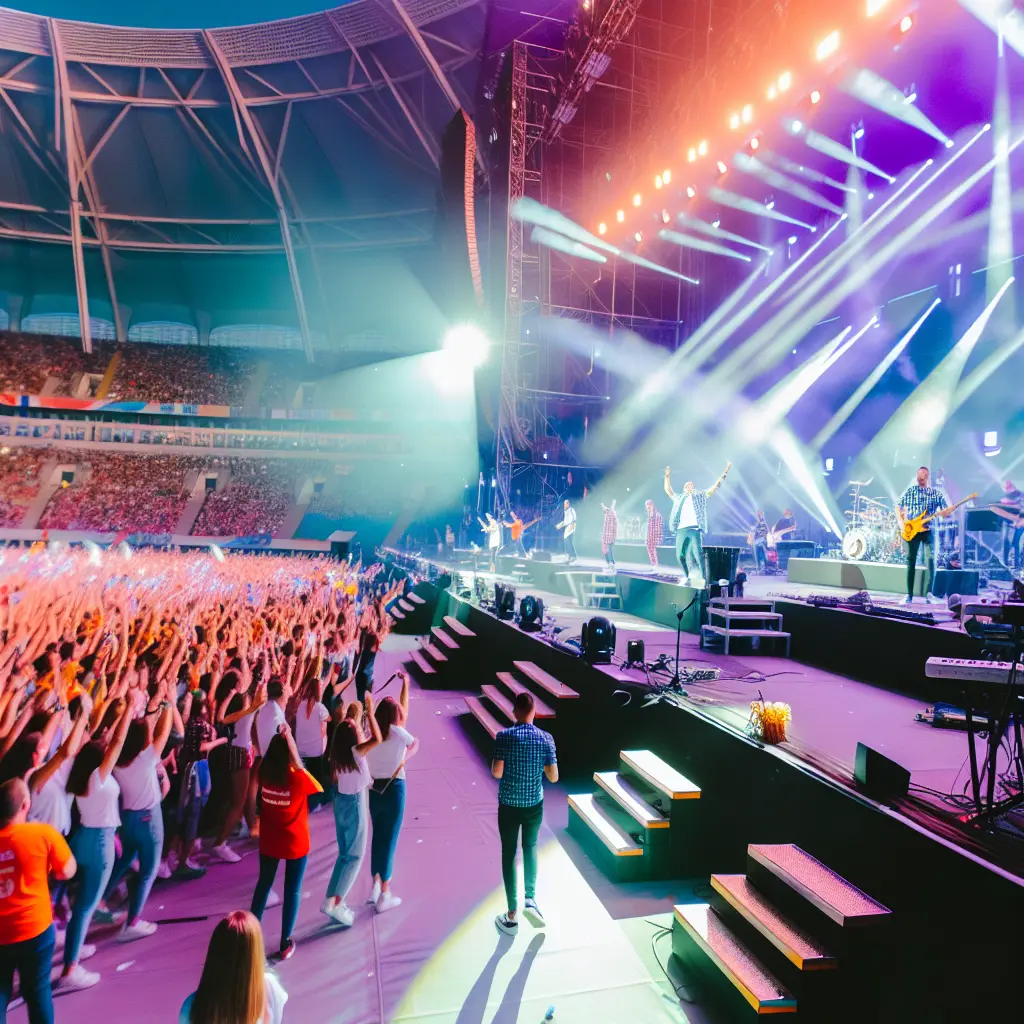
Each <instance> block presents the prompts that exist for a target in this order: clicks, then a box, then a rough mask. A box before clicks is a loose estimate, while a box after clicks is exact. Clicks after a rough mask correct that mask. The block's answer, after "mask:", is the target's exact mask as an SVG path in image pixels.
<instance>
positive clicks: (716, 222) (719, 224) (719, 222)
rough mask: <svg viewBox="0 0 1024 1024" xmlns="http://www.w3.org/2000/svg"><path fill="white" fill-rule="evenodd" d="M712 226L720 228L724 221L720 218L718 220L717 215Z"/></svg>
mask: <svg viewBox="0 0 1024 1024" xmlns="http://www.w3.org/2000/svg"><path fill="white" fill-rule="evenodd" d="M711 226H712V227H713V228H720V227H721V226H722V222H721V221H720V220H718V218H717V217H716V218H715V219H714V220H713V221H712V222H711Z"/></svg>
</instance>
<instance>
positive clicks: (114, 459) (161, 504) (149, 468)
mask: <svg viewBox="0 0 1024 1024" xmlns="http://www.w3.org/2000/svg"><path fill="white" fill-rule="evenodd" d="M50 451H52V452H53V453H54V454H57V455H59V456H60V457H62V458H66V459H67V460H68V461H70V462H76V463H78V464H79V465H81V466H82V467H83V468H82V469H81V470H80V471H79V472H78V473H76V477H75V480H74V482H73V483H71V484H70V485H68V486H65V487H63V488H62V489H61V490H59V491H57V493H56V494H54V496H53V497H52V498H51V499H50V502H49V503H48V504H47V506H46V509H45V511H44V512H43V515H42V518H41V519H40V520H39V527H40V529H44V530H46V529H49V530H90V531H98V532H111V531H115V532H116V531H121V530H130V531H131V532H133V533H134V532H142V533H173V532H174V530H175V528H176V527H177V525H178V520H179V519H180V518H181V514H182V512H183V511H184V510H185V505H186V504H187V503H188V492H187V491H186V490H185V483H186V480H185V478H186V475H187V474H188V472H189V471H190V470H199V469H202V468H204V467H206V466H207V464H208V460H206V459H202V458H200V457H198V456H192V455H163V454H160V455H143V454H134V453H133V454H127V453H121V452H96V451H90V452H88V453H83V452H81V451H71V450H65V451H63V452H62V451H61V450H60V449H51V450H50Z"/></svg>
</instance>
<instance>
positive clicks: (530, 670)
mask: <svg viewBox="0 0 1024 1024" xmlns="http://www.w3.org/2000/svg"><path fill="white" fill-rule="evenodd" d="M512 665H513V667H514V668H515V669H516V671H517V672H521V673H522V674H523V675H524V676H526V678H527V679H529V680H530V682H532V683H536V684H537V685H538V686H539V687H540V688H541V689H542V690H547V692H548V693H550V694H551V696H552V697H558V698H559V700H572V699H573V698H577V697H579V694H578V693H577V692H576V691H575V690H573V689H571V688H570V687H568V686H566V685H565V683H561V682H559V681H558V680H557V679H556V678H555V677H554V676H552V675H549V674H548V673H547V672H545V671H544V669H542V668H539V667H538V666H537V665H534V663H533V662H532V661H513V662H512Z"/></svg>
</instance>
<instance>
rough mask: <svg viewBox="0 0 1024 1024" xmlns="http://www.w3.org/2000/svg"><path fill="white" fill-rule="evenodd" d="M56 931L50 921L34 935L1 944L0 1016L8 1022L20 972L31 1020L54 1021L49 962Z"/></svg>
mask: <svg viewBox="0 0 1024 1024" xmlns="http://www.w3.org/2000/svg"><path fill="white" fill-rule="evenodd" d="M56 936H57V931H56V929H55V928H54V927H53V925H52V924H51V925H50V927H49V928H47V929H46V931H43V932H40V933H39V934H38V935H37V936H36V937H35V938H34V939H25V940H24V941H23V942H12V943H11V944H10V945H9V946H0V1020H2V1021H3V1022H4V1024H7V1004H8V1003H9V1002H10V1001H11V991H12V989H13V988H14V972H15V971H17V972H18V981H19V985H20V988H21V997H22V998H23V999H24V1000H25V1005H26V1006H27V1007H28V1019H29V1024H53V994H52V992H51V991H50V962H51V961H52V960H53V946H54V942H55V940H56Z"/></svg>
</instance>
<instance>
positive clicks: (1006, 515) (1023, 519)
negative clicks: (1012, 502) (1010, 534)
mask: <svg viewBox="0 0 1024 1024" xmlns="http://www.w3.org/2000/svg"><path fill="white" fill-rule="evenodd" d="M989 508H990V509H991V510H992V511H993V512H995V514H996V515H997V516H1000V517H1001V518H1002V519H1005V520H1006V521H1007V522H1008V523H1009V524H1010V527H1011V529H1014V530H1017V529H1019V528H1020V527H1022V526H1024V512H1011V511H1010V510H1009V509H1008V508H1005V507H1003V506H1002V505H989Z"/></svg>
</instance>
